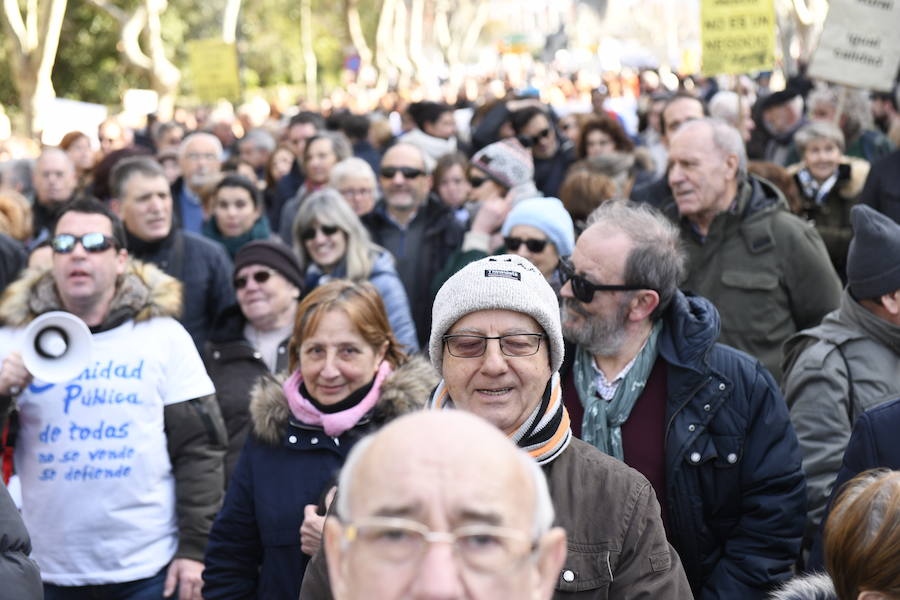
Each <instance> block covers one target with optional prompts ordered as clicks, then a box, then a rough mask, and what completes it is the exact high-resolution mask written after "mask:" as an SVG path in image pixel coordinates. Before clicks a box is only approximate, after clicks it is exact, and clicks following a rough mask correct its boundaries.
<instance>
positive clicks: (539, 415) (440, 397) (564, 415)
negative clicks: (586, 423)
mask: <svg viewBox="0 0 900 600" xmlns="http://www.w3.org/2000/svg"><path fill="white" fill-rule="evenodd" d="M425 406H426V408H428V409H437V410H443V409H452V408H455V406H454V404H453V399H452V398H450V393H449V391H448V390H447V386H446V385H445V384H444V380H443V379H442V380H441V382H440V383H439V384H438V386H437V388H435V390H434V393H433V394H432V395H431V398H430V399H429V400H428V403H427V404H426V405H425ZM509 438H510V439H511V440H512V441H513V442H515V443H516V445H517V446H518V447H519V448H521V449H522V450H524V451H526V452H527V453H528V454H530V455H531V457H532V458H533V459H535V460H536V461H537V463H538V464H539V465H546V464H548V463H550V462H552V461H553V460H554V459H555V458H556V457H557V456H559V455H560V454H562V451H563V450H565V449H566V447H567V446H568V445H569V441H571V439H572V429H571V428H570V421H569V412H568V411H567V410H566V407H565V405H564V404H563V401H562V387H561V386H560V384H559V373H554V374H553V377H551V378H550V381H549V382H547V387H546V388H545V389H544V394H543V395H542V396H541V402H540V403H539V404H538V405H537V408H535V409H534V412H532V413H531V415H530V416H529V417H528V418H527V419H526V420H525V422H524V423H522V425H521V426H520V427H519V428H518V429H517V430H516V431H515V432H514V433H513V434H512V435H510V436H509Z"/></svg>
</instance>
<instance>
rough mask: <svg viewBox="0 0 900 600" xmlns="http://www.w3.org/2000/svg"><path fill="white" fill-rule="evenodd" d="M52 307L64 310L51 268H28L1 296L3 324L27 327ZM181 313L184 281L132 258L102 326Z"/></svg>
mask: <svg viewBox="0 0 900 600" xmlns="http://www.w3.org/2000/svg"><path fill="white" fill-rule="evenodd" d="M52 310H65V309H64V308H63V303H62V300H61V299H60V297H59V292H57V290H56V283H55V282H54V281H53V273H52V271H50V270H46V269H29V270H27V271H25V272H24V273H23V274H22V275H21V276H20V277H19V279H17V280H16V281H15V282H13V283H11V284H10V285H9V287H8V288H7V289H6V291H5V292H4V293H3V296H2V297H0V324H2V325H4V326H10V327H24V326H25V325H27V324H28V323H30V322H31V321H32V320H34V318H35V317H37V316H39V315H42V314H44V313H46V312H49V311H52ZM180 315H181V282H180V281H178V280H177V279H175V278H173V277H170V276H169V275H166V274H165V273H163V272H162V271H161V270H159V269H158V268H157V267H155V266H154V265H152V264H149V263H142V262H140V261H138V260H134V259H129V261H128V265H127V267H126V270H125V273H123V274H122V275H121V276H120V277H119V278H118V280H117V281H116V294H115V296H113V299H112V303H111V304H110V307H109V311H108V312H107V316H106V318H105V319H104V324H102V325H101V326H100V329H101V330H102V329H106V328H107V327H105V325H106V324H107V323H110V322H111V321H113V320H115V321H117V322H118V323H121V322H122V321H123V320H127V319H129V318H130V319H134V320H135V321H146V320H148V319H152V318H154V317H173V318H178V317H179V316H180Z"/></svg>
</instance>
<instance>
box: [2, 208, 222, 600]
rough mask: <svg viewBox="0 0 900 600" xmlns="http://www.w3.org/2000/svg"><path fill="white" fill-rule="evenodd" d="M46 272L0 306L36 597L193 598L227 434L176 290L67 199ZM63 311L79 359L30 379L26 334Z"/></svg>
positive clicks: (110, 219) (105, 218) (114, 222)
mask: <svg viewBox="0 0 900 600" xmlns="http://www.w3.org/2000/svg"><path fill="white" fill-rule="evenodd" d="M51 248H52V251H53V258H52V261H53V263H52V268H51V269H50V270H49V271H35V272H31V273H30V275H29V276H27V277H25V278H23V279H20V280H19V281H18V282H17V283H16V284H15V285H14V286H13V287H12V288H11V289H10V291H9V293H8V294H7V295H6V296H5V297H4V302H3V304H2V305H0V315H2V319H3V323H4V324H5V327H3V328H2V329H0V356H2V357H3V362H2V367H0V414H5V413H6V408H7V407H8V406H9V405H10V403H11V401H12V398H13V397H14V398H15V406H16V407H17V409H18V421H19V424H20V425H19V431H18V436H17V443H16V452H15V462H16V470H17V473H18V475H19V477H20V480H21V483H22V497H23V502H22V508H23V513H22V515H23V519H24V521H25V524H26V526H27V527H28V530H29V532H30V533H31V536H32V543H33V548H34V556H35V559H36V560H37V561H38V563H39V564H40V566H41V575H42V577H43V580H44V597H45V598H46V599H47V600H55V599H63V598H65V599H79V598H96V597H103V598H116V599H123V600H124V599H132V598H148V597H151V594H152V595H154V596H155V597H162V596H164V595H165V596H171V595H172V594H173V593H174V592H175V590H176V586H177V588H178V598H179V600H194V599H199V598H200V587H201V585H202V579H201V573H202V570H203V563H202V559H203V551H204V548H205V545H206V537H207V535H208V532H209V528H210V526H211V524H212V519H213V517H214V516H215V513H216V511H217V510H218V507H219V504H220V503H221V499H222V489H223V476H222V458H223V455H224V441H225V430H224V425H223V423H222V417H221V414H220V412H219V408H218V405H217V403H216V401H215V397H214V395H213V394H214V389H213V385H212V382H211V381H210V379H209V377H208V376H207V374H206V371H205V369H204V368H203V363H202V361H201V360H200V357H199V355H198V354H197V351H196V349H195V348H194V347H193V344H191V342H190V337H189V336H188V334H187V332H186V331H185V330H184V328H183V327H182V326H181V325H180V324H179V323H178V322H177V321H175V319H174V318H173V317H174V315H176V314H177V313H178V310H179V309H180V305H181V297H180V294H179V293H178V287H179V286H178V284H177V282H176V281H175V280H173V279H172V278H170V277H168V276H166V275H164V274H162V273H161V272H160V271H159V270H157V269H156V268H155V267H152V266H149V265H142V264H140V263H137V262H132V261H130V260H129V258H128V253H127V251H126V250H125V233H124V231H123V228H122V225H121V223H120V222H119V220H118V218H117V217H116V216H115V215H114V214H113V213H112V212H110V211H109V209H108V208H106V207H105V206H104V205H102V204H100V203H99V202H97V201H95V200H76V201H74V202H72V203H70V204H69V205H67V206H66V207H65V208H64V209H63V212H62V214H61V215H60V217H59V220H58V221H57V223H56V227H55V231H54V232H53V237H52V239H51ZM52 310H62V311H66V312H69V313H72V314H73V315H75V316H77V317H78V318H80V319H81V320H82V321H84V323H85V324H86V325H87V326H88V327H90V328H91V357H90V362H88V364H87V366H86V367H85V368H84V370H83V371H82V372H81V373H80V374H79V375H78V376H77V377H74V378H72V379H70V380H68V381H64V382H56V383H53V382H48V381H44V380H42V379H41V378H40V376H39V375H38V376H35V377H33V376H32V374H31V373H29V372H28V370H27V369H26V368H25V366H24V363H23V361H22V357H21V356H20V354H19V353H20V352H21V349H22V347H23V345H24V344H25V343H27V340H26V339H25V327H26V325H27V324H28V323H29V322H30V321H31V320H32V319H34V318H35V317H36V316H37V315H39V314H42V313H44V312H48V311H52Z"/></svg>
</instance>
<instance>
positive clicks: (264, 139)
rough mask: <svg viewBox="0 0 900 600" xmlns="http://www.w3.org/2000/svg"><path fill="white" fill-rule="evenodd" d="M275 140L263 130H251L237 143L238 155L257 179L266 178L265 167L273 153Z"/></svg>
mask: <svg viewBox="0 0 900 600" xmlns="http://www.w3.org/2000/svg"><path fill="white" fill-rule="evenodd" d="M275 146H276V143H275V138H274V137H272V134H271V133H269V132H268V131H266V130H265V129H251V130H250V131H248V132H247V133H246V134H244V137H242V138H241V140H240V141H239V142H238V155H239V156H240V158H241V161H243V162H245V163H247V164H248V165H250V166H251V167H253V170H254V171H255V172H256V176H257V178H259V179H265V178H266V165H267V164H268V163H269V157H270V156H271V155H272V153H273V152H274V151H275Z"/></svg>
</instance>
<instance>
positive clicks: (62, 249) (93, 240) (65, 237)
mask: <svg viewBox="0 0 900 600" xmlns="http://www.w3.org/2000/svg"><path fill="white" fill-rule="evenodd" d="M78 242H81V247H82V248H84V249H85V251H86V252H103V251H104V250H108V249H109V248H118V247H119V244H118V243H117V242H116V240H115V238H113V237H111V236H108V235H104V234H102V233H85V234H84V235H82V236H77V235H72V234H71V233H60V234H57V235H55V236H53V239H52V240H50V247H51V248H53V251H54V252H56V253H57V254H68V253H70V252H72V251H73V250H75V244H77V243H78Z"/></svg>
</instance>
